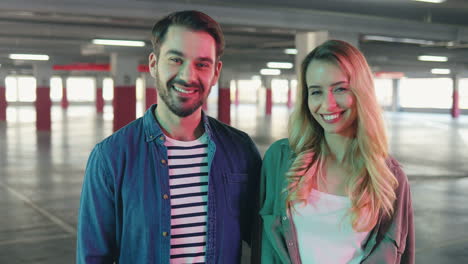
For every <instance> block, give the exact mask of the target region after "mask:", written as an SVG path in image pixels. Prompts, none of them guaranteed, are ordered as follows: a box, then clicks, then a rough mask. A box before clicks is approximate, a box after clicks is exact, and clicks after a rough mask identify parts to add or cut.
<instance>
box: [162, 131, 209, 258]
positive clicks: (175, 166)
mask: <svg viewBox="0 0 468 264" xmlns="http://www.w3.org/2000/svg"><path fill="white" fill-rule="evenodd" d="M165 145H166V146H167V155H168V165H169V187H170V194H171V252H170V253H171V264H179V263H205V253H206V231H207V212H208V172H209V168H208V154H207V153H208V136H207V135H206V134H203V135H202V136H201V137H200V138H198V139H197V140H194V141H178V140H175V139H171V138H168V137H166V141H165Z"/></svg>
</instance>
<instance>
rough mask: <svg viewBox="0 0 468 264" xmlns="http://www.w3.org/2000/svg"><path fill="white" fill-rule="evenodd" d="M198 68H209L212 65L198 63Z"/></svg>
mask: <svg viewBox="0 0 468 264" xmlns="http://www.w3.org/2000/svg"><path fill="white" fill-rule="evenodd" d="M197 67H198V68H208V67H210V65H209V64H208V63H197Z"/></svg>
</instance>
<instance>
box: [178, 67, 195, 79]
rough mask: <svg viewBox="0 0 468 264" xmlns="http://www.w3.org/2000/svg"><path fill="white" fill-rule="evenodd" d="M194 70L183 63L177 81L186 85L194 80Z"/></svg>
mask: <svg viewBox="0 0 468 264" xmlns="http://www.w3.org/2000/svg"><path fill="white" fill-rule="evenodd" d="M194 73H195V69H193V67H192V66H191V65H190V64H189V63H185V64H183V65H182V67H181V68H180V70H179V79H181V80H183V81H185V82H186V83H191V82H192V81H193V78H194Z"/></svg>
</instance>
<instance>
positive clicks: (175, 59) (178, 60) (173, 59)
mask: <svg viewBox="0 0 468 264" xmlns="http://www.w3.org/2000/svg"><path fill="white" fill-rule="evenodd" d="M169 60H171V61H172V62H174V63H182V60H181V59H180V58H170V59H169Z"/></svg>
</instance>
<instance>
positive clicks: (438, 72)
mask: <svg viewBox="0 0 468 264" xmlns="http://www.w3.org/2000/svg"><path fill="white" fill-rule="evenodd" d="M431 73H432V74H450V69H432V70H431Z"/></svg>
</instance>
